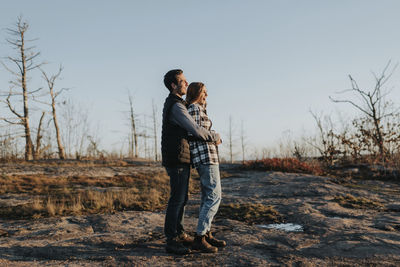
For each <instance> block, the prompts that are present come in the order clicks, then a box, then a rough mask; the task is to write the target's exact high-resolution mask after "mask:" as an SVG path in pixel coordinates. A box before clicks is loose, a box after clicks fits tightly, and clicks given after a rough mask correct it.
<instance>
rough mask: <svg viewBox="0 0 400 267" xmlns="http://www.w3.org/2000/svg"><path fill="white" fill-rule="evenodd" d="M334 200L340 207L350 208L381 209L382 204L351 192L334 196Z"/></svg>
mask: <svg viewBox="0 0 400 267" xmlns="http://www.w3.org/2000/svg"><path fill="white" fill-rule="evenodd" d="M334 201H335V202H337V203H339V205H341V206H342V207H345V208H351V209H378V210H380V209H382V208H383V205H382V204H381V203H379V202H377V201H374V200H370V199H367V198H364V197H356V196H353V195H351V194H347V195H344V196H335V197H334Z"/></svg>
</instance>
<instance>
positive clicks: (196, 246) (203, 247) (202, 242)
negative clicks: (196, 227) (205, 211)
mask: <svg viewBox="0 0 400 267" xmlns="http://www.w3.org/2000/svg"><path fill="white" fill-rule="evenodd" d="M192 249H193V250H199V251H200V252H205V253H216V252H218V248H216V247H213V246H211V245H210V244H209V243H207V241H206V236H205V235H197V234H196V236H195V237H194V242H193V245H192Z"/></svg>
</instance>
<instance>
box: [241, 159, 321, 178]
mask: <svg viewBox="0 0 400 267" xmlns="http://www.w3.org/2000/svg"><path fill="white" fill-rule="evenodd" d="M242 168H243V169H246V170H261V171H281V172H293V173H309V174H315V175H321V174H323V173H324V171H323V169H322V168H321V166H320V164H319V163H318V162H303V161H300V160H298V159H296V158H266V159H261V160H250V161H245V162H244V163H243V165H242Z"/></svg>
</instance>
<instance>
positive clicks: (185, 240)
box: [176, 233, 194, 247]
mask: <svg viewBox="0 0 400 267" xmlns="http://www.w3.org/2000/svg"><path fill="white" fill-rule="evenodd" d="M193 240H194V239H193V237H191V236H189V235H188V234H186V233H182V234H180V235H178V236H177V238H176V241H178V242H179V243H182V244H183V245H184V246H185V247H190V246H191V245H192V244H193Z"/></svg>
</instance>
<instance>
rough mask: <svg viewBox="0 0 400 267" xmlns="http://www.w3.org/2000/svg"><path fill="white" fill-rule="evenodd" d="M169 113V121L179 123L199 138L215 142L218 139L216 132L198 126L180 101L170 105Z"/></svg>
mask: <svg viewBox="0 0 400 267" xmlns="http://www.w3.org/2000/svg"><path fill="white" fill-rule="evenodd" d="M170 115H171V116H170V120H171V122H173V123H175V124H177V125H179V126H180V127H182V128H183V129H185V130H186V131H188V132H189V133H191V134H192V135H193V136H194V137H196V138H198V139H199V140H202V141H206V142H217V141H218V140H219V139H220V136H219V134H218V133H216V132H214V131H212V132H210V131H207V130H206V129H204V128H203V127H200V126H199V125H198V124H197V123H196V122H195V121H194V120H193V118H192V117H191V116H190V114H189V112H188V111H187V109H186V107H185V106H184V105H183V104H181V103H176V104H174V105H173V106H172V108H171V113H170Z"/></svg>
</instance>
